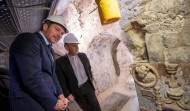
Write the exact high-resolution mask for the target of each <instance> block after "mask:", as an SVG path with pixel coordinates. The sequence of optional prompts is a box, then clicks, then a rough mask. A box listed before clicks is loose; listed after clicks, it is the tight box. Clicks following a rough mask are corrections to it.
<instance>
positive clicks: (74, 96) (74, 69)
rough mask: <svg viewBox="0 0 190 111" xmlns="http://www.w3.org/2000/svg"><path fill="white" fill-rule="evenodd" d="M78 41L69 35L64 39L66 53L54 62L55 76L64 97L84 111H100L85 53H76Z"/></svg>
mask: <svg viewBox="0 0 190 111" xmlns="http://www.w3.org/2000/svg"><path fill="white" fill-rule="evenodd" d="M78 44H79V42H78V40H77V38H76V37H75V36H74V35H73V34H72V33H69V34H67V35H66V36H65V38H64V46H65V49H66V50H67V51H68V53H67V54H66V55H64V56H62V57H60V58H59V59H57V60H56V74H57V77H58V80H59V83H60V85H61V87H62V89H63V92H64V95H65V97H67V98H68V100H69V101H74V100H76V102H77V103H78V105H79V106H80V107H81V108H82V109H83V110H84V111H101V109H100V105H99V103H98V100H97V98H96V95H95V91H94V90H95V89H94V86H93V84H92V72H91V66H90V63H89V60H88V58H87V56H86V54H85V53H78Z"/></svg>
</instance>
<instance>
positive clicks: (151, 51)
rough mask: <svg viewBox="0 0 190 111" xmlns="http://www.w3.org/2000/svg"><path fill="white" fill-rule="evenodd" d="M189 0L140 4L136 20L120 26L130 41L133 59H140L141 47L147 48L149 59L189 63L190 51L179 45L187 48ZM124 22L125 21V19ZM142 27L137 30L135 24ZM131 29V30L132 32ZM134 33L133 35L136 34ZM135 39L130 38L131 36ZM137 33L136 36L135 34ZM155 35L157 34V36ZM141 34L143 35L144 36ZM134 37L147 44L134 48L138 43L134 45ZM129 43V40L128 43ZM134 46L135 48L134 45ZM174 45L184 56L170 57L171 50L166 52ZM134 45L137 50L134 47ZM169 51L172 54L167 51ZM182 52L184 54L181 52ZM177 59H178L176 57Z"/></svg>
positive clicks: (152, 61)
mask: <svg viewBox="0 0 190 111" xmlns="http://www.w3.org/2000/svg"><path fill="white" fill-rule="evenodd" d="M189 4H190V1H189V0H152V1H148V0H147V2H145V4H143V5H142V7H143V9H144V10H143V12H141V15H139V16H137V17H135V19H133V21H135V22H137V23H136V24H135V26H133V24H132V23H134V22H131V24H130V23H128V24H126V25H125V26H123V27H122V28H123V30H124V31H125V32H126V36H127V38H126V39H127V40H128V41H131V42H130V44H132V45H127V46H128V47H129V49H130V51H131V53H132V54H133V56H134V59H135V60H138V61H139V62H140V61H142V60H143V58H142V57H141V59H139V56H136V55H141V56H142V55H143V54H140V53H141V52H142V50H144V48H145V49H146V48H147V49H146V50H147V52H148V56H147V57H149V60H148V61H150V62H151V63H154V62H155V63H156V62H159V63H164V62H168V61H169V62H171V63H183V62H184V61H185V63H189V62H190V59H188V58H187V57H189V55H190V52H187V51H186V52H184V53H182V52H183V51H184V49H182V48H181V47H186V48H187V49H189V48H190V47H189V45H190V42H189V40H190V39H189V38H190V37H189V31H187V30H189V28H190V25H189V24H190V23H189V9H188V8H189ZM126 23H127V22H126ZM139 25H141V26H143V25H144V26H145V27H142V29H141V30H140V31H138V30H139V29H137V28H136V27H139ZM132 31H133V34H131V32H132ZM139 32H141V33H142V32H144V33H145V34H144V35H143V34H139ZM135 35H136V36H135ZM131 36H132V37H133V38H135V39H131V38H132V37H131ZM137 36H139V38H138V37H137ZM157 37H158V38H157ZM142 38H145V39H144V40H143V39H142ZM135 41H142V42H143V41H146V46H147V47H145V46H142V45H141V46H142V47H141V49H142V50H140V51H139V50H137V49H138V48H137V47H139V46H140V45H139V44H138V45H136V42H135ZM128 44H129V43H128ZM134 46H135V48H134ZM174 48H175V50H176V49H177V50H178V52H176V53H178V57H183V58H178V57H177V58H176V59H175V60H172V59H173V58H170V57H171V56H169V55H173V54H174V53H171V52H168V50H172V49H174ZM134 49H136V50H134ZM170 53H171V54H170ZM182 55H185V56H182ZM176 60H177V61H176Z"/></svg>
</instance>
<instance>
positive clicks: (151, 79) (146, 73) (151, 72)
mask: <svg viewBox="0 0 190 111" xmlns="http://www.w3.org/2000/svg"><path fill="white" fill-rule="evenodd" d="M135 66H136V67H134V70H133V78H134V80H135V82H136V83H137V84H138V85H140V86H142V87H145V88H152V87H154V86H155V85H156V83H157V82H158V73H157V71H156V69H155V68H153V67H151V66H150V65H148V64H136V65H135Z"/></svg>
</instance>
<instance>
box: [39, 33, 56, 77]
mask: <svg viewBox="0 0 190 111" xmlns="http://www.w3.org/2000/svg"><path fill="white" fill-rule="evenodd" d="M35 34H36V35H37V36H38V37H39V38H40V40H41V42H42V45H43V47H44V48H45V50H46V52H47V55H48V57H49V59H50V61H51V68H52V74H54V73H53V72H54V70H55V67H54V66H55V65H54V64H55V63H54V61H53V60H52V56H53V59H54V54H51V52H50V50H49V48H48V46H47V45H46V43H45V41H44V39H43V37H42V36H41V34H39V33H38V32H36V33H35ZM51 55H52V56H51ZM54 60H55V59H54Z"/></svg>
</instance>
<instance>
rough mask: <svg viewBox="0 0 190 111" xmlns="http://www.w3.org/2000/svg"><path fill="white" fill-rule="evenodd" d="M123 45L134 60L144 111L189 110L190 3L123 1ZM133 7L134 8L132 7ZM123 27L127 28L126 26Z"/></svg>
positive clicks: (181, 1)
mask: <svg viewBox="0 0 190 111" xmlns="http://www.w3.org/2000/svg"><path fill="white" fill-rule="evenodd" d="M120 3H122V4H121V10H122V11H124V12H123V13H122V16H127V14H126V13H133V11H134V10H132V11H131V10H129V9H130V8H129V6H134V7H133V8H132V9H140V10H136V14H135V13H133V14H134V15H133V16H132V17H131V14H129V17H123V18H122V21H120V24H121V26H122V29H123V30H124V31H125V35H126V36H125V37H124V38H122V41H123V42H124V43H125V45H126V46H127V47H128V49H129V50H130V52H131V54H132V56H133V60H134V62H133V65H131V67H132V69H133V70H132V72H133V78H134V80H135V85H136V90H137V95H138V98H139V104H140V109H141V110H142V111H151V110H152V111H156V110H159V111H162V110H175V111H185V110H190V107H189V106H190V103H189V101H190V99H188V97H189V95H190V88H189V83H190V81H189V80H190V75H189V72H190V70H189V69H190V66H189V63H190V51H189V50H190V33H189V31H190V20H189V19H190V1H189V0H144V1H143V2H142V1H141V0H138V2H137V1H134V2H132V1H131V0H121V1H120ZM133 3H134V4H133ZM123 24H124V25H123Z"/></svg>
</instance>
